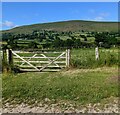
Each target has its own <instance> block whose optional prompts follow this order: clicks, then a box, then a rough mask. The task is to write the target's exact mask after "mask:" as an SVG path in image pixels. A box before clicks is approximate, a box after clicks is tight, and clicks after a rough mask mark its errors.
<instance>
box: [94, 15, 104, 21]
mask: <svg viewBox="0 0 120 115" xmlns="http://www.w3.org/2000/svg"><path fill="white" fill-rule="evenodd" d="M94 20H95V21H101V20H104V17H102V16H97V17H95V18H94Z"/></svg>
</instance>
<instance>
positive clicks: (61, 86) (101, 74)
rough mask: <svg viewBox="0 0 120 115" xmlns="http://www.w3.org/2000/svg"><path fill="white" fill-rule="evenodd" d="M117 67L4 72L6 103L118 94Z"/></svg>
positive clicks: (76, 99) (81, 101) (96, 99)
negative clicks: (43, 71) (42, 71)
mask: <svg viewBox="0 0 120 115" xmlns="http://www.w3.org/2000/svg"><path fill="white" fill-rule="evenodd" d="M117 73H118V72H117V67H109V68H107V67H104V68H99V69H73V70H68V71H62V72H55V73H50V72H48V73H20V74H3V77H2V87H3V89H2V95H3V104H4V103H7V102H9V103H14V104H17V103H23V102H24V103H27V104H34V103H36V102H37V103H39V102H43V103H45V102H46V101H45V100H46V99H48V100H49V103H56V102H59V101H65V102H66V101H67V102H72V103H77V104H87V103H96V102H100V101H101V100H103V99H105V98H109V97H111V96H112V97H118V82H117V80H113V79H117V77H116V76H117Z"/></svg>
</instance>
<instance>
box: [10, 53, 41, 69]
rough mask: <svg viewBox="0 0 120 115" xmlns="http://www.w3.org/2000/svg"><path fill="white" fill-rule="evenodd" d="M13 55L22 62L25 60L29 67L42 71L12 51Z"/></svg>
mask: <svg viewBox="0 0 120 115" xmlns="http://www.w3.org/2000/svg"><path fill="white" fill-rule="evenodd" d="M12 53H13V54H14V55H15V56H17V57H18V58H20V59H21V60H23V61H24V62H25V63H27V64H28V65H30V66H31V67H33V68H34V69H35V70H37V71H40V70H39V69H38V68H37V67H35V66H34V65H32V64H31V63H30V62H29V61H26V60H25V59H23V58H22V57H20V56H19V55H18V54H16V53H15V52H13V51H12Z"/></svg>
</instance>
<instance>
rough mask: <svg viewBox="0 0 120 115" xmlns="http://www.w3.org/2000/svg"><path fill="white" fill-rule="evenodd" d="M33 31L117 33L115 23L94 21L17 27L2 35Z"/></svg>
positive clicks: (73, 21)
mask: <svg viewBox="0 0 120 115" xmlns="http://www.w3.org/2000/svg"><path fill="white" fill-rule="evenodd" d="M33 30H54V31H82V30H84V31H98V32H103V31H108V32H110V31H118V23H117V22H96V21H82V20H72V21H61V22H52V23H43V24H32V25H25V26H19V27H16V28H13V29H10V30H4V31H3V33H5V32H6V33H15V34H18V33H21V34H22V33H23V34H25V33H31V32H32V31H33Z"/></svg>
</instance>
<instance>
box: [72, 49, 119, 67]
mask: <svg viewBox="0 0 120 115" xmlns="http://www.w3.org/2000/svg"><path fill="white" fill-rule="evenodd" d="M118 63H119V59H118V49H117V48H111V49H103V48H100V49H99V60H96V59H95V49H72V50H71V66H72V67H74V68H85V69H87V68H96V67H103V66H108V67H111V66H114V65H118Z"/></svg>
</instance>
